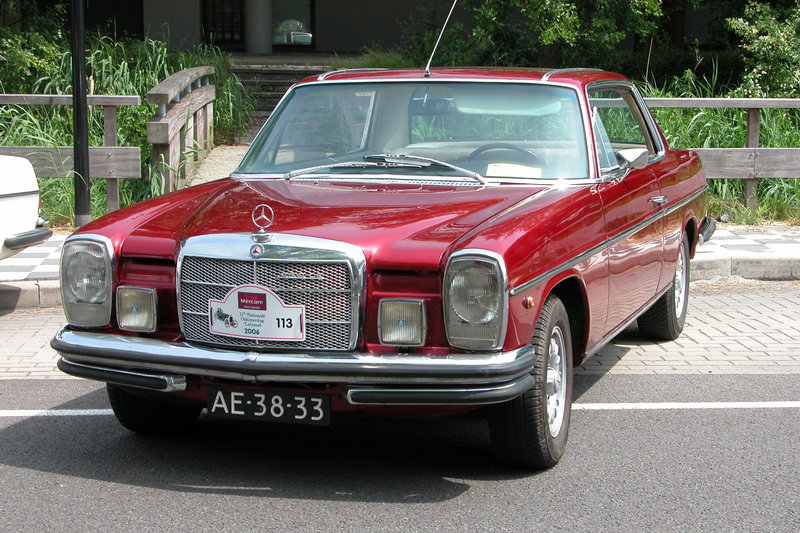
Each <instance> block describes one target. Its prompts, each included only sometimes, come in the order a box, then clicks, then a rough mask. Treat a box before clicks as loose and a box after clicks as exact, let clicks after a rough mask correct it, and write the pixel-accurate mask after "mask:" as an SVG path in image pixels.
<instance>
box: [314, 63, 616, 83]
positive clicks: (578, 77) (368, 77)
mask: <svg viewBox="0 0 800 533" xmlns="http://www.w3.org/2000/svg"><path fill="white" fill-rule="evenodd" d="M426 74H427V75H426ZM609 79H612V80H627V78H626V77H625V76H622V75H620V74H615V73H613V72H607V71H603V70H599V69H591V68H567V69H545V68H518V67H448V68H433V69H431V70H430V73H426V72H425V70H424V69H421V68H414V69H377V68H376V69H345V70H335V71H331V72H325V73H324V74H320V75H317V76H310V77H308V78H305V79H304V80H302V81H301V82H300V84H305V83H315V82H321V81H328V82H335V81H421V80H430V81H434V80H438V81H441V80H458V81H506V82H514V81H517V82H521V81H549V82H558V83H566V84H569V85H575V86H578V87H581V88H582V87H584V86H586V85H588V84H589V83H592V82H595V81H600V80H609Z"/></svg>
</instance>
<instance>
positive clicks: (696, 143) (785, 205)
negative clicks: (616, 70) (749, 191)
mask: <svg viewBox="0 0 800 533" xmlns="http://www.w3.org/2000/svg"><path fill="white" fill-rule="evenodd" d="M716 72H717V70H716V69H714V70H713V72H712V74H711V75H710V76H709V77H701V78H698V77H697V76H695V75H694V74H693V73H692V72H690V71H687V72H686V73H685V74H684V75H683V76H681V77H680V78H675V79H673V80H672V82H671V83H669V84H667V85H664V86H661V87H659V86H656V85H655V84H652V83H644V84H643V85H642V92H643V94H644V95H645V96H647V97H665V98H669V97H685V98H721V97H733V96H738V93H737V91H736V90H735V89H730V88H726V87H724V86H722V85H721V84H720V83H719V80H718V78H717V75H716ZM652 112H653V115H654V116H655V118H656V121H657V122H658V124H659V126H661V129H662V130H663V132H664V135H665V136H666V138H667V142H669V144H670V146H674V147H676V148H742V147H744V146H746V143H747V111H746V110H744V109H679V108H653V109H652ZM759 145H760V146H763V147H770V148H791V147H800V110H797V109H764V110H762V111H761V132H760V143H759ZM798 178H800V169H798ZM798 178H794V179H784V178H781V179H769V178H765V179H759V180H758V209H756V210H752V209H748V208H747V207H746V198H745V186H744V181H743V180H733V179H713V180H709V191H710V198H709V200H710V201H709V211H710V212H711V214H712V215H715V216H720V215H723V214H725V215H726V218H727V219H728V220H730V221H731V222H739V223H746V224H752V223H758V222H761V221H764V220H785V221H789V222H791V223H800V179H798Z"/></svg>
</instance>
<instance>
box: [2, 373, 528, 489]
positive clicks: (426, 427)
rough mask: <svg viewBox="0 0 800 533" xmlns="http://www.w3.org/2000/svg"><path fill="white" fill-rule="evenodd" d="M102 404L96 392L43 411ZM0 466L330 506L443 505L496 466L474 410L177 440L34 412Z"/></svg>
mask: <svg viewBox="0 0 800 533" xmlns="http://www.w3.org/2000/svg"><path fill="white" fill-rule="evenodd" d="M87 408H93V409H98V408H99V409H107V408H108V401H107V399H106V397H105V390H104V389H99V390H96V391H94V392H91V393H89V394H84V395H82V396H79V397H77V398H75V399H74V400H71V401H67V402H64V403H62V404H60V405H58V406H57V407H54V409H87ZM0 463H2V464H5V465H7V466H9V467H14V468H24V469H32V470H36V471H41V472H47V473H51V474H57V475H63V476H74V477H78V478H87V479H92V480H99V481H110V482H115V483H124V484H128V485H134V486H140V487H149V488H157V489H165V490H174V491H179V492H194V493H207V494H219V495H240V496H261V497H271V498H301V499H316V500H331V501H362V502H391V503H404V502H408V503H425V502H438V501H445V500H450V499H453V498H456V497H458V496H459V495H461V494H463V493H465V492H466V491H467V490H469V488H470V484H468V483H464V482H461V481H453V480H451V479H448V478H456V479H459V480H461V479H467V480H469V479H472V480H504V479H518V478H524V477H529V476H531V475H536V472H527V471H520V470H513V469H510V468H506V467H503V466H500V465H498V464H497V463H496V462H495V461H494V458H493V456H492V453H491V446H490V443H489V434H488V428H487V424H486V423H485V421H484V420H482V419H478V418H476V417H471V418H470V417H463V416H462V417H446V418H423V419H334V423H333V425H332V426H330V427H328V428H315V427H308V426H293V425H280V424H269V423H259V422H238V421H236V422H230V421H226V420H219V419H214V418H211V417H207V416H203V417H201V419H200V421H199V422H198V423H197V424H196V426H195V428H194V429H193V431H192V432H191V433H190V434H188V435H184V436H181V437H170V438H151V437H143V436H140V435H137V434H134V433H131V432H129V431H127V430H126V429H124V428H123V427H121V426H120V425H119V424H118V423H117V421H116V419H114V417H113V416H65V417H33V418H27V419H25V420H22V421H20V422H17V423H13V424H11V425H9V426H7V427H5V428H3V429H0Z"/></svg>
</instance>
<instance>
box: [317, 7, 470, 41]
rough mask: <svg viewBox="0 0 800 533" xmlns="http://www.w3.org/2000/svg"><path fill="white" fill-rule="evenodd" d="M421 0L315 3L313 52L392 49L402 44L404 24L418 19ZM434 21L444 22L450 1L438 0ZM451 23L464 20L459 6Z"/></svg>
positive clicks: (462, 9) (464, 17) (465, 17)
mask: <svg viewBox="0 0 800 533" xmlns="http://www.w3.org/2000/svg"><path fill="white" fill-rule="evenodd" d="M429 4H430V2H428V1H423V0H415V1H398V0H348V1H347V2H342V1H340V0H316V2H315V10H314V11H315V13H314V14H315V20H314V22H315V27H316V30H315V35H314V41H315V49H316V50H317V51H319V52H359V51H361V50H362V49H363V48H364V47H367V46H370V47H371V46H378V47H382V48H393V47H396V46H397V45H399V44H400V43H401V42H402V38H403V31H404V29H405V26H406V25H407V23H408V21H409V20H411V19H412V18H419V17H420V16H421V12H420V10H419V8H420V6H428V5H429ZM438 4H439V6H438V12H437V18H440V19H441V20H440V21H439V22H438V25H440V24H441V23H443V22H444V19H445V18H446V17H447V13H448V11H449V10H450V6H451V5H452V2H451V0H438ZM453 17H454V20H459V19H462V20H463V19H468V18H469V17H468V16H467V15H466V11H465V9H464V8H463V7H461V6H460V5H459V6H457V7H456V10H455V12H454V14H453Z"/></svg>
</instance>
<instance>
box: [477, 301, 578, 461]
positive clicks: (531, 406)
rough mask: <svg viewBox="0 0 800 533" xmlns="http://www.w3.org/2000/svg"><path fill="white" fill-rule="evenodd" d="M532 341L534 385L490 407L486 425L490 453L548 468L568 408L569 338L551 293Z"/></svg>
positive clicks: (562, 442)
mask: <svg viewBox="0 0 800 533" xmlns="http://www.w3.org/2000/svg"><path fill="white" fill-rule="evenodd" d="M532 345H533V348H534V350H535V353H536V364H535V366H534V369H533V376H534V378H535V383H536V384H535V386H534V388H533V389H531V390H529V391H527V392H525V393H524V394H522V395H521V396H520V397H518V398H515V399H513V400H511V401H509V402H506V403H503V404H500V405H497V406H494V407H493V408H492V410H491V412H490V416H489V429H490V432H491V437H492V447H493V449H494V452H495V455H496V456H497V457H498V459H499V460H501V461H502V462H504V463H507V464H510V465H512V466H516V467H523V468H539V469H543V468H550V467H552V466H554V465H555V464H556V463H558V461H559V459H561V456H562V455H563V454H564V450H565V449H566V446H567V434H568V433H569V422H570V415H571V406H572V337H571V334H570V327H569V317H568V316H567V311H566V309H565V308H564V304H563V303H562V302H561V300H560V299H558V297H556V296H550V297H549V298H548V299H547V300H546V301H545V303H544V306H543V307H542V312H541V314H540V315H539V321H538V322H537V324H536V329H535V331H534V335H533V340H532Z"/></svg>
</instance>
